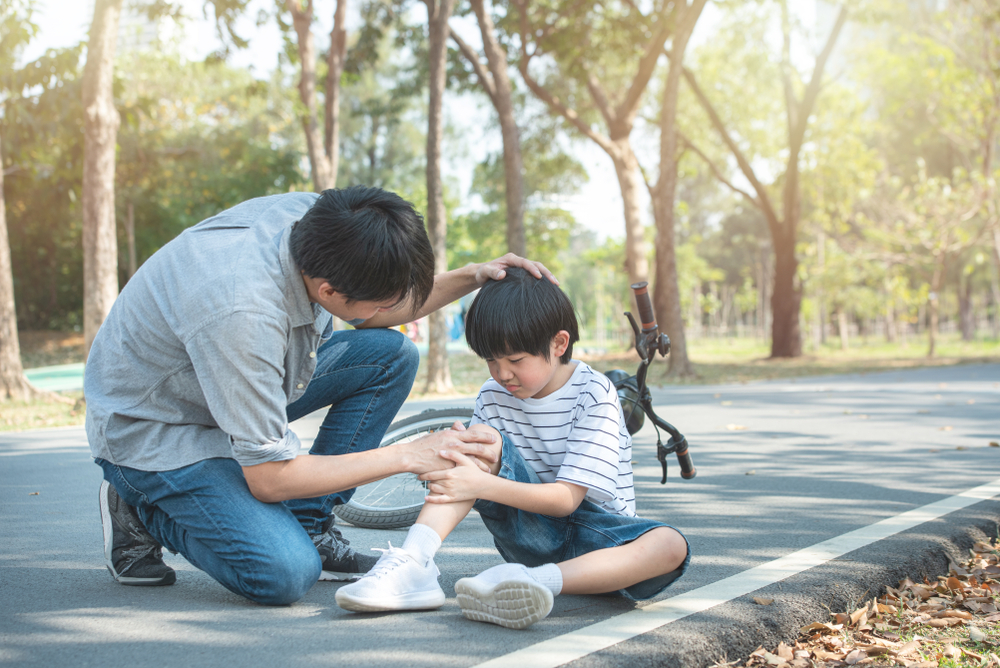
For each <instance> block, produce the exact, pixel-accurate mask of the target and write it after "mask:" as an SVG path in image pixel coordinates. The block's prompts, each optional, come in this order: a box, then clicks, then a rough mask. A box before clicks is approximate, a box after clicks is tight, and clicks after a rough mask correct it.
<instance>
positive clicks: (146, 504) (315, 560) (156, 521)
mask: <svg viewBox="0 0 1000 668" xmlns="http://www.w3.org/2000/svg"><path fill="white" fill-rule="evenodd" d="M98 463H99V464H100V465H101V467H102V468H103V469H104V477H105V480H107V481H108V482H109V483H110V484H112V485H113V486H114V487H115V489H116V490H117V493H118V494H119V495H120V497H121V500H123V501H124V502H125V503H127V504H129V505H130V506H133V507H134V509H135V511H136V513H137V515H138V517H139V519H140V520H141V521H142V523H143V525H144V526H145V528H146V530H148V532H149V534H150V535H151V536H152V537H153V538H154V539H155V540H156V541H158V542H159V543H160V544H161V545H163V546H164V547H166V548H167V549H169V550H171V551H173V552H179V553H180V554H182V555H183V556H184V557H185V558H186V559H187V560H188V561H189V562H191V563H192V564H193V565H195V566H196V567H198V568H200V569H201V570H203V571H205V572H206V573H208V574H209V575H211V576H212V577H213V578H215V580H217V581H218V582H219V583H220V584H222V585H223V586H224V587H226V588H227V589H229V590H230V591H232V592H234V593H236V594H239V595H241V596H245V597H246V598H249V599H250V600H252V601H256V602H257V603H262V604H265V605H286V604H289V603H293V602H294V601H297V600H298V599H300V598H302V597H303V596H304V595H305V593H306V592H307V591H309V589H310V588H311V587H312V585H313V584H314V583H315V582H316V580H317V578H318V577H319V572H320V568H321V565H320V558H319V554H318V553H317V552H316V548H315V547H314V546H313V543H312V541H311V540H310V539H309V536H308V535H307V534H306V532H305V531H304V530H303V529H302V527H301V526H300V525H299V523H298V522H297V521H296V519H295V517H294V516H293V515H292V514H291V512H289V510H288V509H287V508H285V507H284V506H283V505H282V504H280V503H264V502H262V501H258V500H257V499H256V498H254V496H253V495H252V494H251V493H250V490H249V488H248V487H247V484H246V480H245V479H244V477H243V472H242V470H241V469H240V466H239V464H237V463H236V462H235V461H234V460H231V459H208V460H204V461H201V462H198V463H196V464H192V465H190V466H185V467H182V468H180V469H175V470H173V471H161V472H148V471H138V470H135V469H130V468H126V467H121V466H115V465H114V464H110V463H109V462H105V461H102V460H98Z"/></svg>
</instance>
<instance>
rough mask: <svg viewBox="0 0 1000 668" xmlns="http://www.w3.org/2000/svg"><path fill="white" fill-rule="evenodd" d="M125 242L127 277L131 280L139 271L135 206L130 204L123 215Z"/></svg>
mask: <svg viewBox="0 0 1000 668" xmlns="http://www.w3.org/2000/svg"><path fill="white" fill-rule="evenodd" d="M125 241H126V243H128V277H129V278H130V279H131V278H132V277H133V276H135V272H136V271H137V270H138V269H139V263H138V259H137V258H136V254H135V205H134V204H132V202H129V203H128V211H127V212H126V214H125Z"/></svg>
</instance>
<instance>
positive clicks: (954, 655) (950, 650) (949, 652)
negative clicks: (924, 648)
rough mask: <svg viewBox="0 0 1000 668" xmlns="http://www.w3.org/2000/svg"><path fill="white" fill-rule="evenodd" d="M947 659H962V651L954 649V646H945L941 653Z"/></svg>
mask: <svg viewBox="0 0 1000 668" xmlns="http://www.w3.org/2000/svg"><path fill="white" fill-rule="evenodd" d="M941 653H942V654H944V655H945V656H946V657H948V658H949V659H960V658H962V650H960V649H959V648H957V647H955V646H954V645H945V646H944V649H943V650H942V651H941Z"/></svg>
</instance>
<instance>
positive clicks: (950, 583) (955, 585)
mask: <svg viewBox="0 0 1000 668" xmlns="http://www.w3.org/2000/svg"><path fill="white" fill-rule="evenodd" d="M945 584H946V585H947V587H948V589H950V590H952V591H955V590H956V589H964V587H962V583H961V581H959V579H958V578H955V577H952V578H948V579H947V580H946V582H945Z"/></svg>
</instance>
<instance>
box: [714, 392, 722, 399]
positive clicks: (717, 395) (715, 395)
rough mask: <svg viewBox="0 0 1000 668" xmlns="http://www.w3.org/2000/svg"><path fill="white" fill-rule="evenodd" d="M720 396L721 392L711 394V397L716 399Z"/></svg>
mask: <svg viewBox="0 0 1000 668" xmlns="http://www.w3.org/2000/svg"><path fill="white" fill-rule="evenodd" d="M721 396H722V395H721V394H718V393H716V394H713V395H712V398H713V399H718V398H719V397H721Z"/></svg>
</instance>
